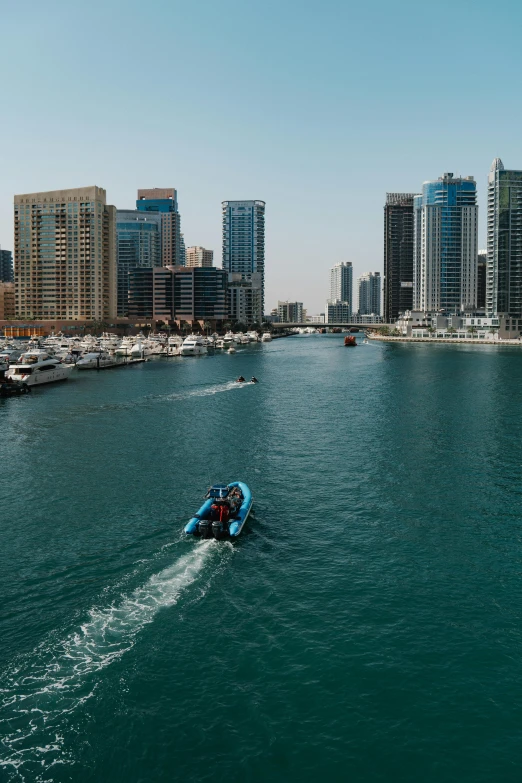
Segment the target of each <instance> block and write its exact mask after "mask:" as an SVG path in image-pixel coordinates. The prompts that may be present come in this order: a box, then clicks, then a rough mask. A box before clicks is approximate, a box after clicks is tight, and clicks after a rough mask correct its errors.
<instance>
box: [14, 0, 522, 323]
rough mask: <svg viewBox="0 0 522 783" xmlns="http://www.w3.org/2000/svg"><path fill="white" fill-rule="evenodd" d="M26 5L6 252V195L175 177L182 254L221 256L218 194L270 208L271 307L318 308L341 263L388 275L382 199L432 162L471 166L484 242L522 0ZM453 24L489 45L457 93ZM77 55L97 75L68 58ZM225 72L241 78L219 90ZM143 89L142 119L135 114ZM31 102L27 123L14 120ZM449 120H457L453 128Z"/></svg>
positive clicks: (508, 140) (511, 127)
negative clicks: (392, 76)
mask: <svg viewBox="0 0 522 783" xmlns="http://www.w3.org/2000/svg"><path fill="white" fill-rule="evenodd" d="M29 5H30V7H31V13H26V9H27V6H17V5H16V4H14V5H13V4H12V5H11V6H8V7H6V8H5V9H3V13H2V23H3V25H2V26H3V45H2V51H1V52H0V67H2V70H3V72H4V73H12V74H13V75H12V77H10V78H9V79H6V80H5V83H4V87H3V93H2V112H3V116H4V117H6V118H9V119H10V121H9V122H4V123H2V128H1V129H0V143H1V145H2V148H3V150H4V156H3V171H2V185H1V188H0V246H2V247H3V248H6V249H12V244H13V227H12V225H13V224H12V208H11V204H12V197H13V195H14V194H15V193H24V192H42V191H50V190H57V189H67V188H73V187H81V186H84V185H87V184H97V185H98V186H100V187H103V188H105V189H106V191H107V198H108V202H109V203H111V204H115V205H116V206H117V207H118V209H132V208H133V206H134V198H133V197H134V194H135V192H136V190H137V188H139V187H143V186H144V185H145V186H146V185H148V186H150V187H153V186H158V187H165V186H169V185H170V186H173V187H175V188H176V189H177V191H178V194H179V204H180V213H181V216H182V232H183V233H184V235H185V242H186V244H187V246H192V245H195V244H197V245H201V246H203V247H206V248H211V249H213V250H214V252H215V263H216V264H218V265H219V264H220V258H219V250H220V247H221V242H220V239H221V221H220V210H219V204H220V203H221V202H222V201H223V200H226V199H242V198H251V197H252V196H255V197H259V198H261V199H263V200H264V201H266V204H267V235H266V307H265V309H266V310H267V311H270V309H271V308H272V307H274V306H275V305H276V303H277V300H278V299H282V298H283V299H284V298H290V299H293V298H297V299H299V300H300V301H303V302H306V303H307V308H308V310H309V311H310V312H319V311H321V310H322V308H323V306H324V297H325V293H326V292H325V291H324V288H323V284H322V281H323V280H324V276H325V273H327V270H328V269H329V268H330V267H331V266H332V264H334V263H336V262H338V261H341V260H350V261H352V263H353V265H354V275H355V276H356V277H357V276H358V275H360V274H361V273H364V272H365V271H367V270H368V269H376V270H379V271H381V274H382V273H383V253H382V204H383V199H384V195H385V193H386V192H418V191H419V188H420V187H421V184H422V182H423V181H425V180H429V179H435V178H436V177H437V176H438V175H439V174H440V172H441V171H453V172H455V173H456V174H459V173H461V174H471V175H473V176H474V177H475V179H476V181H477V191H478V203H479V214H480V218H479V221H480V223H479V246H480V247H484V246H485V245H486V189H487V174H488V170H489V166H490V163H491V160H493V158H495V157H501V158H502V159H503V160H504V161H509V165H510V166H511V167H512V168H513V169H517V168H522V155H521V154H520V151H519V141H518V133H517V128H518V126H519V124H520V122H519V114H520V113H522V108H520V107H518V105H517V103H516V102H513V101H512V95H513V91H514V90H515V84H516V83H515V81H514V78H515V76H514V75H515V73H517V72H518V67H517V62H519V61H520V59H521V57H522V54H521V53H520V52H519V47H518V41H517V39H516V35H515V30H516V29H517V27H518V25H517V21H518V20H519V19H520V18H521V14H522V10H521V9H520V8H519V7H518V6H516V5H515V4H514V3H508V4H503V5H502V7H501V8H500V9H498V8H494V9H493V8H490V7H487V6H486V4H485V3H484V2H478V3H475V4H474V5H473V12H472V13H470V11H469V8H464V7H458V4H453V5H451V4H449V3H448V2H443V3H442V7H441V9H440V13H438V14H437V16H436V18H434V19H432V18H431V15H429V13H428V9H427V8H426V9H422V10H419V8H418V6H417V5H415V6H414V5H413V3H410V2H408V0H406V2H404V3H402V4H401V5H400V7H395V6H394V7H392V6H390V5H389V4H384V3H381V2H374V3H372V4H370V6H367V7H359V6H358V7H355V6H353V5H351V4H346V3H344V4H342V3H338V2H331V0H326V2H325V3H324V4H322V5H321V8H320V9H318V8H317V7H312V5H311V4H307V3H304V4H302V3H300V4H297V3H294V2H287V3H285V4H282V5H281V4H280V5H278V6H276V5H275V4H272V3H271V2H268V5H267V6H266V5H265V6H263V8H261V7H257V6H255V5H254V6H251V7H250V6H249V7H242V11H241V14H238V13H236V12H235V11H236V4H235V3H232V2H229V1H227V0H225V3H224V5H220V6H219V7H216V6H213V5H212V4H211V3H208V2H198V1H197V0H196V2H195V3H193V4H190V5H189V6H181V5H178V4H169V3H166V2H158V0H156V2H153V3H152V4H151V7H150V9H149V10H150V13H149V14H147V15H145V16H144V15H143V14H142V13H141V10H142V6H141V5H139V4H138V3H136V2H133V0H130V2H128V3H126V4H125V5H124V4H123V3H121V2H119V0H114V2H113V3H112V4H111V9H112V13H110V14H108V15H106V14H104V16H105V19H104V24H103V25H100V24H99V23H98V22H97V21H96V20H97V19H98V18H99V16H100V14H101V13H102V11H104V12H105V11H106V7H105V6H104V5H102V4H101V3H99V2H98V0H93V3H92V4H91V12H92V13H90V14H89V17H88V18H87V19H86V18H85V14H84V13H82V11H81V9H80V8H79V7H78V8H76V7H74V5H70V6H67V7H64V8H63V9H62V12H61V13H60V14H59V15H54V14H49V11H48V9H47V8H45V7H44V6H39V5H38V4H35V3H33V4H29ZM271 11H273V12H274V14H275V15H276V17H277V25H274V24H273V23H272V17H271ZM158 14H159V15H160V16H161V25H159V26H158V24H157V18H158ZM122 16H124V18H125V19H126V26H125V36H122V35H121V18H122ZM428 19H429V25H428ZM376 20H378V22H376ZM492 28H495V29H502V31H503V34H502V37H501V38H500V37H499V38H492V37H491V35H490V30H491V29H492ZM252 29H255V30H256V35H255V36H254V37H252V35H251V31H252ZM448 29H455V30H457V29H458V30H463V31H465V32H466V35H467V36H468V37H469V38H470V40H471V42H472V44H471V45H472V46H473V47H474V48H475V49H476V50H477V51H485V50H486V49H487V51H488V53H489V56H488V58H476V62H474V63H473V78H470V79H468V80H467V81H466V89H465V90H462V89H457V87H456V83H455V80H454V76H455V73H471V71H470V63H469V51H468V48H467V47H458V46H456V47H454V50H453V54H452V57H451V58H447V59H443V60H442V61H440V58H439V56H438V51H439V43H438V42H440V41H442V40H446V39H447V36H448V34H447V30H448ZM72 30H74V35H71V34H70V32H71V31H72ZM369 37H371V40H372V41H373V43H374V45H373V46H372V48H371V50H370V49H369V48H368V47H367V44H366V42H367V41H368V39H369ZM347 40H348V41H349V46H348V47H347V46H346V41H347ZM431 41H432V42H433V46H429V45H426V44H427V43H429V42H431ZM196 44H197V45H198V51H200V57H199V58H198V61H197V62H196V63H195V62H194V60H193V58H192V57H191V52H192V51H193V50H194V46H195V45H196ZM173 47H174V49H173ZM173 50H175V52H176V58H175V59H176V63H177V66H176V68H177V71H176V78H175V79H174V80H172V51H173ZM93 51H96V53H97V56H96V57H95V58H94V59H93V58H92V56H91V55H92V52H93ZM505 51H509V52H510V54H509V57H507V56H506V55H505V54H504V52H505ZM137 52H139V60H140V61H141V62H154V79H151V78H150V69H147V68H139V67H137V57H136V53H137ZM268 52H270V57H267V56H266V55H267V53H268ZM376 52H377V56H376V54H375V53H376ZM21 54H23V56H21ZM87 60H88V61H89V67H85V68H83V67H82V68H76V67H75V66H74V65H73V67H69V64H70V63H72V64H74V63H76V62H82V63H83V62H86V61H87ZM243 60H244V61H248V62H252V61H258V62H259V63H262V65H260V66H259V79H258V80H257V86H256V90H252V89H251V78H252V71H251V70H250V69H249V68H240V67H238V63H241V62H242V61H243ZM419 62H422V63H423V69H422V78H421V74H420V72H419V69H418V63H419ZM216 65H217V66H218V67H216ZM388 66H389V67H391V68H393V67H397V68H398V69H400V71H401V73H409V74H410V78H408V79H404V80H402V81H401V82H400V83H399V82H398V83H397V85H396V87H395V89H393V90H390V88H389V84H388V83H387V81H386V79H384V78H383V74H384V73H385V72H386V69H387V68H388ZM228 70H230V71H231V72H234V78H235V80H236V89H235V91H234V93H233V94H232V95H230V94H227V95H226V100H224V94H225V93H224V89H223V77H222V74H223V73H224V72H227V71H228ZM108 73H110V78H107V74H108ZM57 74H59V78H56V76H57ZM51 76H52V78H50V77H51ZM448 85H450V88H449V89H448ZM137 91H139V92H140V104H139V118H138V121H137V122H135V123H131V122H129V118H130V117H136V116H137V115H136V110H137V104H136V95H137ZM28 94H31V95H32V96H33V97H32V99H31V112H32V119H31V125H30V127H29V126H27V125H26V124H25V123H23V122H20V121H19V119H20V118H21V117H23V112H24V111H25V108H26V107H25V104H26V96H27V95H28ZM65 94H67V100H66V101H64V100H63V96H64V95H65ZM486 95H494V96H495V102H496V104H497V105H499V106H500V105H502V104H508V103H509V105H510V107H511V109H510V111H511V114H510V122H509V123H503V124H500V123H484V122H481V120H480V118H481V109H482V108H483V104H484V97H485V96H486ZM311 106H314V111H310V107H311ZM454 112H458V114H459V116H462V117H466V122H462V123H448V122H447V117H448V116H451V114H452V113H454ZM188 116H190V121H186V118H188ZM209 117H210V118H211V121H209ZM325 117H328V118H329V122H328V123H325V122H324V118H325ZM384 117H386V122H383V118H384ZM40 125H41V126H42V127H44V128H45V132H38V128H39V127H40ZM470 126H473V128H474V130H473V132H470ZM35 129H36V132H35ZM80 150H81V153H79V151H80ZM20 161H23V166H21V165H20ZM368 170H371V173H372V175H371V177H368V176H367V174H368ZM304 194H306V196H304ZM306 200H308V205H309V207H308V208H306ZM312 212H313V219H310V215H311V214H312Z"/></svg>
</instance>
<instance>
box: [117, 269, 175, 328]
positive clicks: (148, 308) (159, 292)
mask: <svg viewBox="0 0 522 783" xmlns="http://www.w3.org/2000/svg"><path fill="white" fill-rule="evenodd" d="M128 274H129V293H128V316H129V319H130V320H135V321H145V322H147V321H152V320H159V321H164V322H165V323H168V322H169V321H172V320H173V307H174V287H173V275H172V272H171V271H170V270H169V269H167V268H166V267H164V266H156V267H145V266H135V267H133V268H132V269H129V273H128Z"/></svg>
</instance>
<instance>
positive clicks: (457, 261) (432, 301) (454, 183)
mask: <svg viewBox="0 0 522 783" xmlns="http://www.w3.org/2000/svg"><path fill="white" fill-rule="evenodd" d="M476 191H477V186H476V183H475V180H474V179H473V177H464V178H463V177H454V176H453V174H452V173H447V174H444V175H443V176H442V177H439V179H438V180H435V181H430V182H425V183H424V185H423V188H422V195H419V196H415V198H414V205H413V209H414V269H413V290H414V297H413V299H414V302H413V305H414V309H415V310H419V311H425V312H435V311H439V310H445V311H446V312H449V313H458V312H463V311H471V310H474V309H476V305H477V229H478V207H477V192H476Z"/></svg>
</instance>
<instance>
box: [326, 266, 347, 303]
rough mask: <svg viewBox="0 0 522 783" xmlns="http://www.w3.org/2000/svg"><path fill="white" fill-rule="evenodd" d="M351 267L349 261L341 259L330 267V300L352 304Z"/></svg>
mask: <svg viewBox="0 0 522 783" xmlns="http://www.w3.org/2000/svg"><path fill="white" fill-rule="evenodd" d="M352 289H353V269H352V262H351V261H341V263H340V264H336V265H335V266H334V267H332V268H331V269H330V301H332V302H348V303H349V305H350V308H351V306H352Z"/></svg>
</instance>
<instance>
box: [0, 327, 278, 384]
mask: <svg viewBox="0 0 522 783" xmlns="http://www.w3.org/2000/svg"><path fill="white" fill-rule="evenodd" d="M271 339H272V338H271V335H270V334H269V333H265V334H263V335H261V337H260V336H259V335H258V334H257V332H247V333H245V334H243V333H238V334H233V333H232V332H227V334H225V335H224V337H220V336H219V335H218V334H213V335H210V336H203V335H198V334H191V335H188V336H187V337H185V338H183V337H180V336H179V335H167V334H164V333H161V332H160V333H158V334H150V335H148V336H147V337H145V335H143V334H141V333H140V334H138V335H136V336H133V337H123V338H120V337H118V335H115V334H108V333H104V334H102V336H101V337H93V336H92V335H86V336H84V337H82V338H80V337H66V336H65V335H63V334H57V335H54V334H52V335H50V336H49V337H47V338H45V339H41V338H39V339H38V338H32V339H31V340H29V341H28V342H26V343H17V344H13V343H9V342H7V341H6V342H4V343H3V344H0V384H2V386H4V385H5V386H6V388H4V392H6V393H7V392H8V391H10V389H9V388H8V387H9V384H22V385H23V387H24V388H27V387H30V386H35V385H40V384H43V383H51V382H54V381H60V380H66V379H67V378H68V377H69V374H70V373H71V371H72V370H73V369H75V368H76V369H77V370H102V369H105V368H109V367H116V366H123V365H127V364H133V363H136V362H142V361H145V360H146V359H147V358H149V357H151V356H202V355H204V354H206V353H208V352H209V351H212V352H214V351H226V352H228V353H235V352H236V349H237V347H238V346H241V345H247V344H249V343H254V342H269V341H270V340H271ZM0 392H1V389H0ZM4 396H5V395H4Z"/></svg>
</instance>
